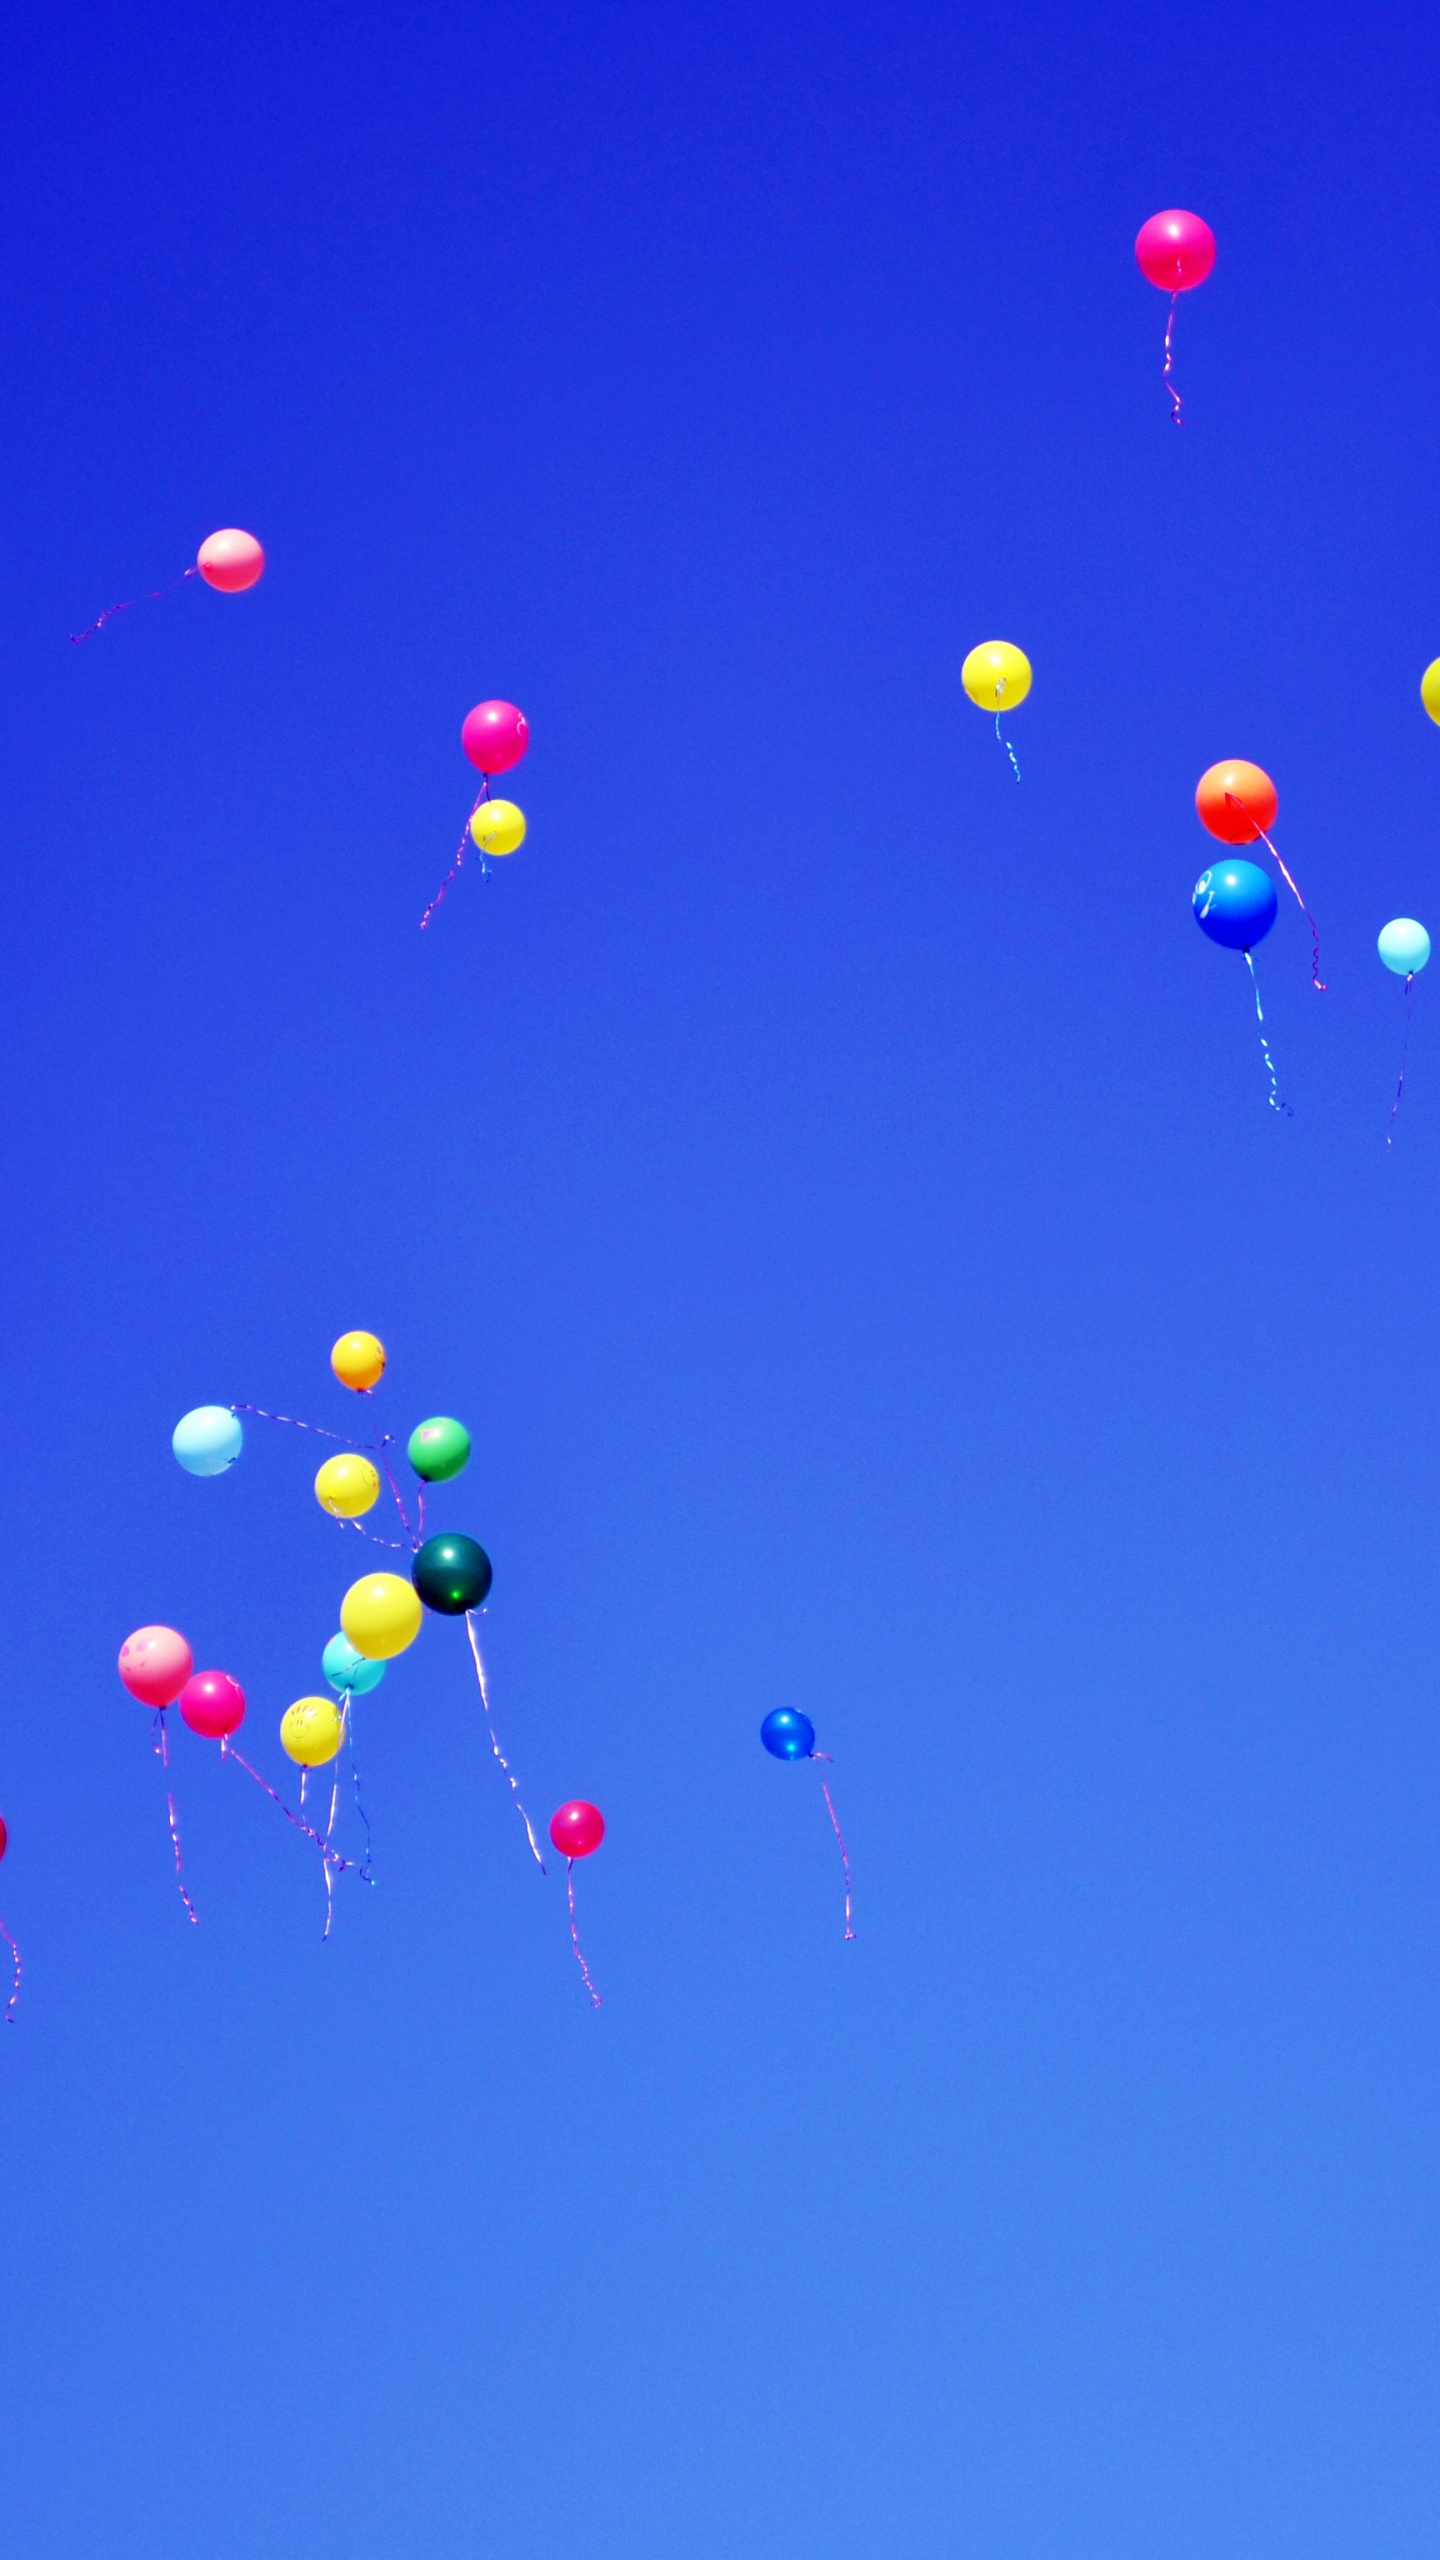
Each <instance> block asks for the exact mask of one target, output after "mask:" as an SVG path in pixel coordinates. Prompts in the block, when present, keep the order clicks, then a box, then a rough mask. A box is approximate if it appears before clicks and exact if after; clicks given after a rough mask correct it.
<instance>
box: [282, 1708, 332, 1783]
mask: <svg viewBox="0 0 1440 2560" xmlns="http://www.w3.org/2000/svg"><path fill="white" fill-rule="evenodd" d="M280 1739H281V1741H282V1742H283V1744H284V1745H285V1748H286V1750H287V1751H288V1752H289V1754H290V1757H291V1759H292V1760H294V1761H297V1762H298V1764H299V1766H300V1767H301V1768H302V1769H323V1768H324V1766H325V1763H326V1761H327V1760H333V1759H334V1757H335V1754H336V1752H337V1751H338V1750H339V1748H340V1745H341V1743H342V1742H343V1741H344V1739H345V1718H344V1717H343V1715H342V1714H341V1712H340V1710H339V1708H338V1707H337V1706H336V1704H335V1701H334V1699H333V1698H297V1699H296V1701H295V1704H294V1706H293V1707H287V1708H286V1710H285V1713H284V1714H283V1716H282V1717H281V1719H280Z"/></svg>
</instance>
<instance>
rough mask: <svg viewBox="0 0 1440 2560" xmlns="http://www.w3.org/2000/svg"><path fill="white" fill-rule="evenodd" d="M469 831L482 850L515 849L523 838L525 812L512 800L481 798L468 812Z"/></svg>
mask: <svg viewBox="0 0 1440 2560" xmlns="http://www.w3.org/2000/svg"><path fill="white" fill-rule="evenodd" d="M470 833H471V835H472V836H473V838H474V840H475V842H476V844H478V846H479V847H480V850H481V852H482V853H514V852H515V850H516V848H517V847H518V846H520V845H522V844H523V843H524V841H525V813H524V811H523V810H521V809H517V808H516V806H515V803H514V801H513V800H482V801H481V803H480V806H479V808H478V809H472V810H471V812H470Z"/></svg>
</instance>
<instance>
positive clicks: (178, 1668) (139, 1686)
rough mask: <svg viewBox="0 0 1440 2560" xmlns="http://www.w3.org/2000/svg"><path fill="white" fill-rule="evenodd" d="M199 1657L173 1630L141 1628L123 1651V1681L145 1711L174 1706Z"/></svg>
mask: <svg viewBox="0 0 1440 2560" xmlns="http://www.w3.org/2000/svg"><path fill="white" fill-rule="evenodd" d="M194 1668H195V1656H194V1655H193V1653H192V1652H191V1650H190V1647H189V1646H188V1644H187V1643H186V1641H185V1639H184V1637H183V1636H182V1635H177V1634H176V1632H175V1629H174V1628H173V1627H137V1628H136V1630H135V1633H134V1634H133V1636H127V1637H126V1639H125V1641H124V1643H123V1644H122V1646H121V1647H120V1677H121V1679H122V1680H123V1681H124V1683H125V1686H126V1688H127V1689H128V1690H129V1692H130V1695H131V1697H132V1698H138V1699H139V1701H140V1703H141V1705H142V1707H169V1706H173V1704H174V1702H175V1700H176V1699H177V1698H178V1697H179V1695H180V1692H181V1690H182V1689H183V1688H184V1686H185V1683H186V1681H187V1680H188V1679H189V1677H190V1674H191V1672H192V1671H193V1670H194Z"/></svg>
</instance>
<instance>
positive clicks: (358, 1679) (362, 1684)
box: [320, 1636, 385, 1698]
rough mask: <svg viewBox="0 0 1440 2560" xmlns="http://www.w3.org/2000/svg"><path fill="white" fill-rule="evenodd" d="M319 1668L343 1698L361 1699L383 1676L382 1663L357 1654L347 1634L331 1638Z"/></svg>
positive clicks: (376, 1685) (322, 1655)
mask: <svg viewBox="0 0 1440 2560" xmlns="http://www.w3.org/2000/svg"><path fill="white" fill-rule="evenodd" d="M320 1668H321V1670H322V1671H323V1672H324V1674H325V1677H326V1679H327V1680H328V1681H329V1683H330V1686H331V1688H332V1689H338V1690H339V1691H340V1693H341V1695H342V1697H346V1698H363V1697H364V1696H365V1695H366V1694H367V1692H368V1691H369V1690H371V1689H378V1688H379V1686H380V1683H381V1681H382V1680H383V1679H384V1677H385V1665H384V1663H383V1662H372V1661H371V1660H370V1658H369V1656H368V1654H363V1653H358V1652H357V1651H356V1649H355V1647H354V1645H353V1644H352V1643H351V1641H350V1639H349V1637H348V1636H332V1637H331V1639H330V1641H329V1643H328V1644H327V1646H326V1647H325V1650H324V1652H323V1653H322V1654H321V1656H320Z"/></svg>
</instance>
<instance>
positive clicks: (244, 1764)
mask: <svg viewBox="0 0 1440 2560" xmlns="http://www.w3.org/2000/svg"><path fill="white" fill-rule="evenodd" d="M220 1757H221V1759H222V1760H233V1761H234V1763H235V1765H236V1767H237V1769H243V1770H244V1772H245V1775H246V1777H247V1778H253V1779H254V1781H255V1784H256V1786H257V1787H263V1788H264V1790H265V1793H266V1795H267V1796H268V1797H269V1798H270V1801H271V1803H272V1804H278V1806H279V1807H280V1810H281V1812H282V1813H283V1814H284V1816H285V1819H286V1821H287V1822H288V1823H290V1824H291V1825H292V1826H293V1828H294V1829H295V1830H296V1831H303V1832H304V1834H305V1837H306V1839H307V1840H313V1842H314V1844H315V1846H316V1848H317V1849H318V1850H319V1852H320V1855H321V1857H322V1858H323V1859H324V1861H325V1864H326V1867H327V1868H330V1867H333V1868H334V1869H335V1872H336V1874H337V1875H343V1874H344V1872H345V1870H346V1868H347V1867H350V1866H353V1865H354V1860H353V1859H352V1858H342V1857H341V1855H340V1852H339V1850H338V1849H332V1847H331V1846H330V1842H329V1839H328V1837H327V1835H326V1834H325V1833H324V1832H323V1831H317V1830H316V1829H315V1827H314V1824H313V1823H309V1822H307V1821H306V1820H305V1818H304V1816H303V1815H302V1814H298V1813H292V1812H291V1810H290V1807H289V1806H288V1804H287V1803H286V1802H285V1799H284V1797H283V1796H282V1795H278V1794H277V1793H276V1791H275V1789H274V1788H273V1787H272V1786H271V1784H270V1781H269V1779H268V1778H262V1777H261V1775H260V1772H259V1770H258V1769H256V1768H253V1767H252V1766H251V1763H250V1762H249V1761H248V1760H247V1759H246V1757H245V1754H244V1753H243V1751H237V1750H236V1748H235V1745H234V1743H233V1742H232V1741H231V1739H230V1736H229V1734H228V1733H226V1734H222V1735H221V1737H220ZM326 1889H327V1891H328V1889H329V1878H328V1875H327V1878H326ZM326 1934H327V1936H328V1934H329V1926H328V1917H327V1926H326Z"/></svg>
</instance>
